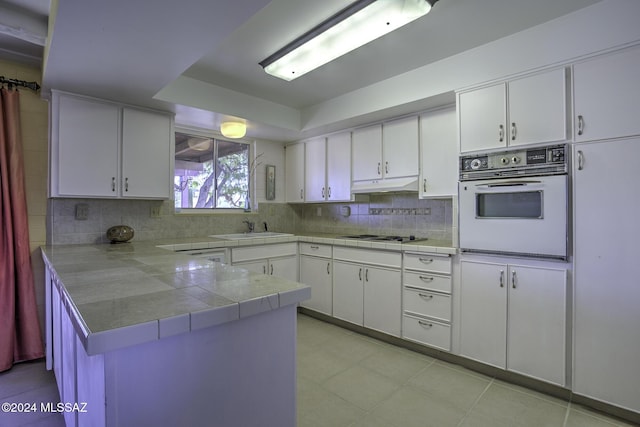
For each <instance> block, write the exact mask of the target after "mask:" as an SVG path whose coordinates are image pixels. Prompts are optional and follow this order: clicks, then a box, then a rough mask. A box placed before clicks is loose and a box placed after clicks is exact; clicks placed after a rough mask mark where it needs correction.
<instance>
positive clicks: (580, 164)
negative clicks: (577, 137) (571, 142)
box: [578, 150, 584, 171]
mask: <svg viewBox="0 0 640 427" xmlns="http://www.w3.org/2000/svg"><path fill="white" fill-rule="evenodd" d="M582 169H584V153H583V152H582V150H578V170H579V171H581V170H582Z"/></svg>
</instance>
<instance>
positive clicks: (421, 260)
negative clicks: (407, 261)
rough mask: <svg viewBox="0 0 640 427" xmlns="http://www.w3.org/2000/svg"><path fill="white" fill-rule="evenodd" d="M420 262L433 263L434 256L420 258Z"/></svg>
mask: <svg viewBox="0 0 640 427" xmlns="http://www.w3.org/2000/svg"><path fill="white" fill-rule="evenodd" d="M418 259H419V260H420V262H422V263H424V264H431V263H432V262H433V258H418Z"/></svg>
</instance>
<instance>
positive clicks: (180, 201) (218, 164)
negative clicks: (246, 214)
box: [174, 132, 249, 209]
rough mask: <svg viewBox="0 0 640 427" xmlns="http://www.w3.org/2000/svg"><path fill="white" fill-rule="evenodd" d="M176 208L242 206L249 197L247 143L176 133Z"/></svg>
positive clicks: (239, 207)
mask: <svg viewBox="0 0 640 427" xmlns="http://www.w3.org/2000/svg"><path fill="white" fill-rule="evenodd" d="M175 136H176V155H175V172H174V196H175V197H174V199H175V207H176V209H189V208H204V209H206V208H209V209H213V208H229V209H243V208H244V207H245V203H246V202H247V200H248V198H249V197H248V196H249V145H248V144H245V143H240V142H232V141H225V140H221V139H215V138H209V137H201V136H197V135H190V134H186V133H182V132H176V135H175Z"/></svg>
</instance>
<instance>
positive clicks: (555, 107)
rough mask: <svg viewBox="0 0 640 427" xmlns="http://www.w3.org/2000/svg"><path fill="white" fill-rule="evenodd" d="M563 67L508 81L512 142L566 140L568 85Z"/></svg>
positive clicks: (510, 138)
mask: <svg viewBox="0 0 640 427" xmlns="http://www.w3.org/2000/svg"><path fill="white" fill-rule="evenodd" d="M566 80H567V78H566V71H565V69H564V68H560V69H556V70H551V71H547V72H544V73H540V74H535V75H533V76H530V77H524V78H521V79H518V80H513V81H510V82H509V135H508V139H509V143H508V145H521V144H531V143H534V142H552V141H564V140H566V139H567V101H566V100H567V95H566V94H567V84H566Z"/></svg>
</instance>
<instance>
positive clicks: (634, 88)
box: [573, 47, 640, 141]
mask: <svg viewBox="0 0 640 427" xmlns="http://www.w3.org/2000/svg"><path fill="white" fill-rule="evenodd" d="M639 69H640V49H639V48H637V47H636V48H632V49H628V50H624V51H621V52H617V53H613V54H609V55H604V56H601V57H597V58H594V59H591V60H588V61H585V62H581V63H578V64H575V65H574V66H573V92H574V95H573V96H574V132H575V134H574V136H575V140H576V141H590V140H596V139H605V138H614V137H621V136H630V135H638V134H640V120H638V99H640V85H638V70H639Z"/></svg>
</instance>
